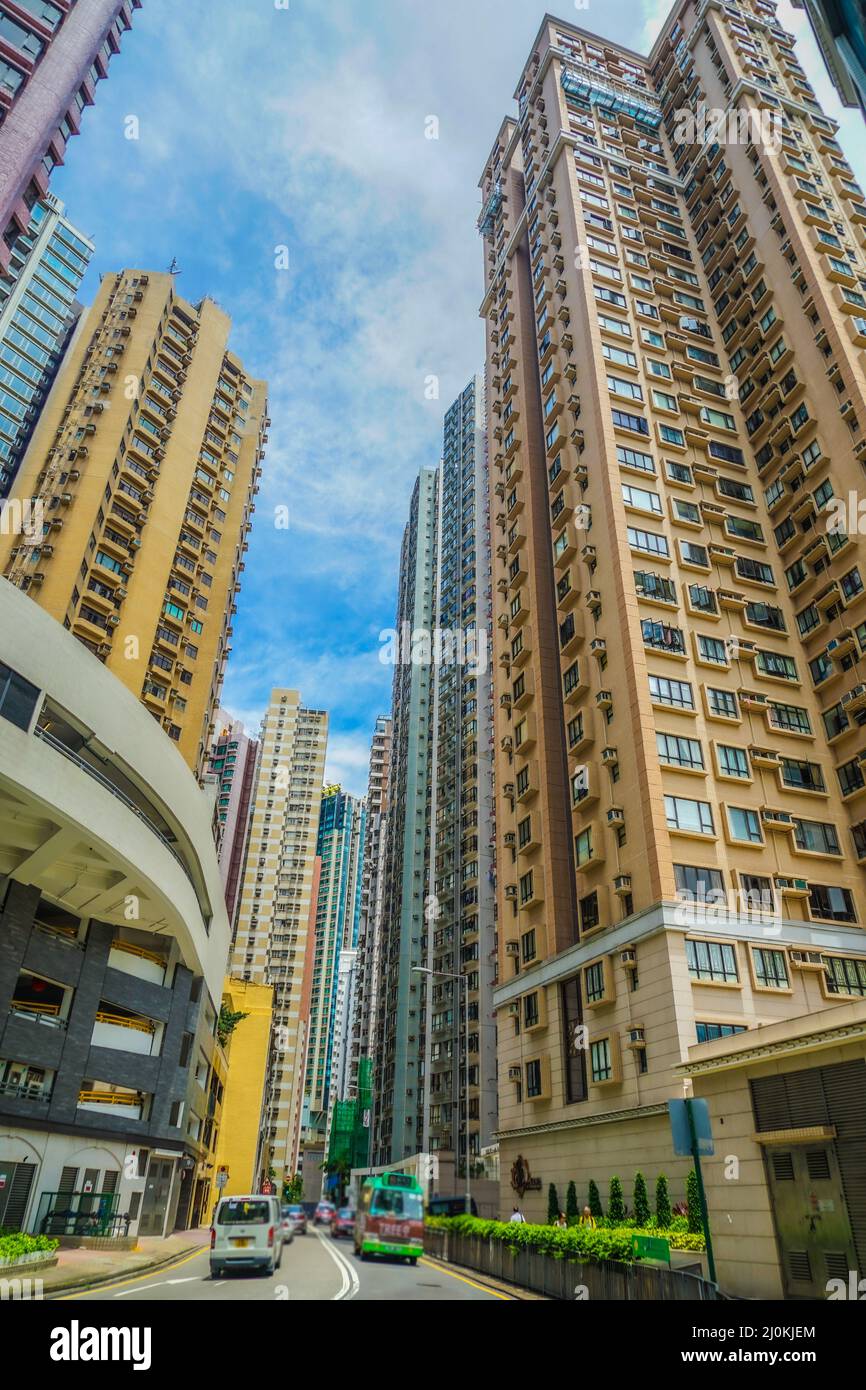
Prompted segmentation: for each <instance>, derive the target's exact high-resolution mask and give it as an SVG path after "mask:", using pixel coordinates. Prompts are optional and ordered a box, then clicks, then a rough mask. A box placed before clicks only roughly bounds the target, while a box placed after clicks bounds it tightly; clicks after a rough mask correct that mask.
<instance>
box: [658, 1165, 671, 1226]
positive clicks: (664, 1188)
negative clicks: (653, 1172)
mask: <svg viewBox="0 0 866 1390" xmlns="http://www.w3.org/2000/svg"><path fill="white" fill-rule="evenodd" d="M656 1224H657V1225H658V1226H659V1228H660V1229H661V1230H663V1231H666V1230H668V1229H669V1227H670V1224H671V1196H670V1193H669V1192H668V1180H667V1178H666V1177H665V1175H664V1173H659V1175H658V1178H657V1179H656Z"/></svg>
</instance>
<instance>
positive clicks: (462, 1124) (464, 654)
mask: <svg viewBox="0 0 866 1390" xmlns="http://www.w3.org/2000/svg"><path fill="white" fill-rule="evenodd" d="M484 411H485V407H484V382H483V380H482V378H481V377H479V376H476V377H474V378H473V379H472V380H471V381H470V382H468V384H467V385H466V387H465V389H464V390H463V391H462V392H461V394H460V395H459V396H458V397H457V399H456V400H455V401H454V403H453V404H452V405H451V407H450V409H449V410H448V411H447V413H446V415H445V425H444V434H443V452H442V462H441V465H440V469H439V489H438V492H439V516H438V524H437V537H436V559H435V572H436V605H435V617H434V630H435V631H437V632H438V633H439V634H441V636H440V642H441V651H442V657H441V659H440V660H438V661H437V660H435V659H434V663H433V671H432V678H433V708H432V715H431V807H430V817H431V823H432V825H433V827H434V830H433V845H434V849H433V854H432V856H431V863H430V867H429V887H430V905H431V911H430V915H429V919H428V923H427V930H426V940H425V943H424V944H425V949H426V957H425V965H426V966H427V967H428V968H430V969H432V970H433V972H434V974H433V976H432V977H429V981H430V985H431V987H430V988H429V989H426V985H427V981H425V982H424V984H425V1004H426V1010H425V1039H426V1041H425V1056H426V1068H425V1077H426V1079H427V1082H428V1094H427V1095H426V1096H425V1120H426V1128H427V1132H426V1134H425V1135H423V1136H422V1137H423V1140H424V1142H423V1152H425V1153H427V1152H432V1153H436V1152H439V1151H449V1152H452V1153H453V1152H455V1151H456V1154H457V1166H458V1175H459V1171H460V1170H461V1166H462V1164H463V1163H465V1160H466V1145H467V1130H468V1136H469V1139H468V1143H469V1155H470V1162H475V1163H476V1164H477V1162H478V1158H479V1155H480V1152H481V1149H482V1148H483V1147H486V1146H488V1145H489V1144H490V1143H491V1140H492V1138H493V1133H494V1131H495V1128H496V1026H495V1023H494V1018H493V986H494V983H495V980H496V942H495V930H496V928H495V870H494V853H493V840H494V830H495V820H494V797H493V672H492V669H491V660H490V649H491V638H492V631H493V622H492V614H493V578H492V574H493V568H492V555H491V549H490V519H489V505H488V496H489V477H488V461H487V441H486V436H485V423H486V421H485V413H484ZM461 974H463V975H466V976H467V977H468V983H467V986H466V987H465V988H466V990H467V993H466V995H465V996H464V993H463V991H464V986H463V985H462V984H461V983H460V981H459V979H457V978H451V979H448V978H442V977H447V976H452V977H456V976H459V975H461ZM437 976H439V977H440V978H437ZM467 1006H468V1010H469V1019H468V1037H467V1028H466V1022H465V1020H464V1011H465V1008H466V1007H467ZM466 1047H468V1057H467V1056H466V1055H465V1052H464V1049H465V1048H466ZM467 1068H468V1070H467Z"/></svg>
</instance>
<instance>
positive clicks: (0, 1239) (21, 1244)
mask: <svg viewBox="0 0 866 1390" xmlns="http://www.w3.org/2000/svg"><path fill="white" fill-rule="evenodd" d="M59 1245H60V1241H59V1240H52V1238H51V1237H50V1236H28V1235H25V1234H24V1232H23V1231H16V1232H15V1233H14V1234H13V1235H8V1236H0V1265H3V1264H11V1263H12V1261H13V1260H17V1259H18V1256H19V1255H32V1254H35V1253H36V1252H37V1251H43V1250H44V1252H45V1253H46V1255H53V1254H54V1251H55V1250H56V1249H57V1248H58V1246H59Z"/></svg>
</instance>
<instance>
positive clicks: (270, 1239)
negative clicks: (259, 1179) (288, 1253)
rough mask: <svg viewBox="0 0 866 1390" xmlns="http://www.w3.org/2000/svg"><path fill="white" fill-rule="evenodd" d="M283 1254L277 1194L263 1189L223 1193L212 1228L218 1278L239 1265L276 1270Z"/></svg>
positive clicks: (212, 1269)
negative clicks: (247, 1193) (232, 1194)
mask: <svg viewBox="0 0 866 1390" xmlns="http://www.w3.org/2000/svg"><path fill="white" fill-rule="evenodd" d="M282 1258H283V1220H282V1213H281V1211H280V1203H279V1199H278V1198H277V1197H267V1196H264V1195H263V1194H262V1193H261V1192H258V1193H256V1194H255V1195H253V1196H249V1197H222V1198H221V1199H220V1201H219V1202H218V1203H217V1209H216V1211H215V1212H214V1219H213V1225H212V1226H211V1232H210V1272H211V1277H212V1278H213V1279H219V1278H221V1277H222V1275H224V1274H227V1273H228V1272H229V1271H232V1272H233V1271H235V1270H237V1269H263V1270H265V1271H266V1272H267V1273H268V1274H273V1273H274V1270H277V1269H279V1267H280V1261H281V1260H282Z"/></svg>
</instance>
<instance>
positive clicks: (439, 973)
mask: <svg viewBox="0 0 866 1390" xmlns="http://www.w3.org/2000/svg"><path fill="white" fill-rule="evenodd" d="M412 973H413V974H415V975H429V976H430V978H431V980H433V979H437V980H459V981H460V983H461V984H462V986H463V1025H464V1043H463V1080H464V1090H463V1099H464V1103H465V1108H464V1114H465V1122H464V1130H463V1132H464V1134H465V1137H466V1159H465V1162H466V1199H465V1210H466V1215H467V1216H471V1215H472V1179H471V1175H470V1172H469V976H468V975H467V974H465V973H464V972H461V973H460V974H459V975H453V974H451V973H450V972H449V971H447V970H431V969H430V968H429V966H426V965H413V967H412ZM427 1047H428V1049H429V1047H430V1039H429V1038H428V1039H427ZM429 1061H430V1059H429V1052H428V1057H427V1067H426V1068H425V1076H424V1132H425V1133H429V1130H430V1123H429V1113H430V1065H429ZM455 1139H456V1143H455V1145H454V1160H455V1162H457V1161H458V1160H459V1157H460V1105H459V1099H458V1106H457V1133H456V1135H455Z"/></svg>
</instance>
